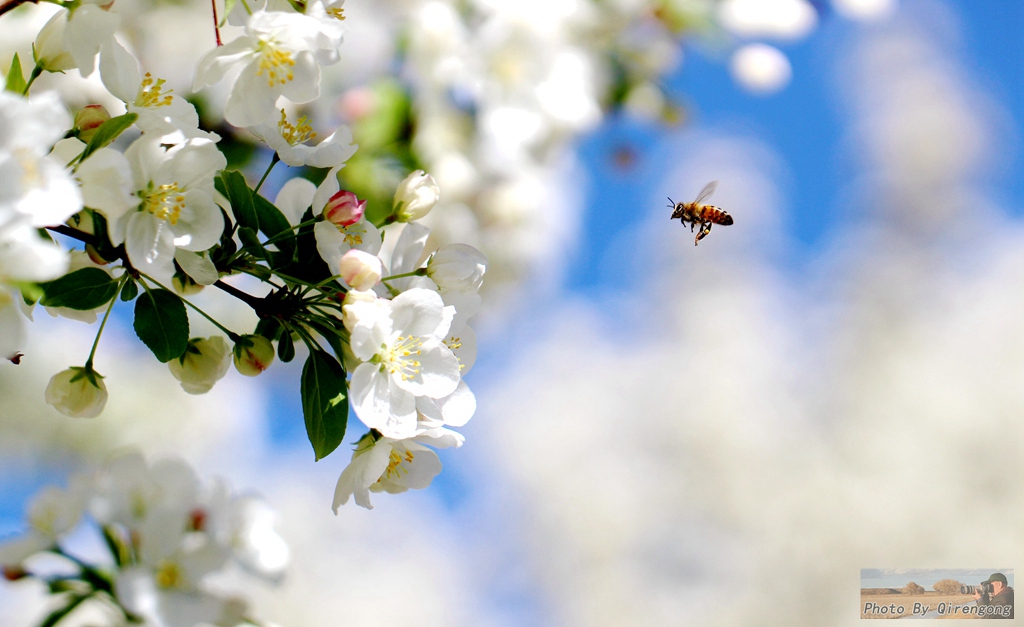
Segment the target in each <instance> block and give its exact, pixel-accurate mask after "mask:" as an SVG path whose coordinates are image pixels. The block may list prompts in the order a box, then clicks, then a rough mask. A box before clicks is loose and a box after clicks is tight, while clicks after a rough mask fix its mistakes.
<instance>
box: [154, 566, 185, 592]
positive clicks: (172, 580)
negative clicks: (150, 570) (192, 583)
mask: <svg viewBox="0 0 1024 627" xmlns="http://www.w3.org/2000/svg"><path fill="white" fill-rule="evenodd" d="M153 579H154V580H155V581H156V585H158V586H160V587H161V588H180V587H181V585H182V583H184V581H185V577H184V573H182V572H181V567H180V566H178V565H177V564H176V563H175V562H171V561H167V560H164V561H162V562H160V566H159V567H158V568H157V570H156V573H155V574H154V575H153Z"/></svg>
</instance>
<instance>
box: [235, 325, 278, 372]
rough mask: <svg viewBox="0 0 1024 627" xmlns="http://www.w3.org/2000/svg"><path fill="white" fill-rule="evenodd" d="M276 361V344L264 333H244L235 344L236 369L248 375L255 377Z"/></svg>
mask: <svg viewBox="0 0 1024 627" xmlns="http://www.w3.org/2000/svg"><path fill="white" fill-rule="evenodd" d="M273 361H274V345H273V344H271V343H270V340H268V339H267V338H265V337H263V336H262V335H243V336H242V338H241V341H240V342H238V343H236V344H235V350H234V362H235V369H236V370H238V372H240V373H242V374H244V375H245V376H247V377H255V376H257V375H259V374H261V373H262V372H263V371H264V370H266V369H267V368H269V367H270V364H271V363H272V362H273Z"/></svg>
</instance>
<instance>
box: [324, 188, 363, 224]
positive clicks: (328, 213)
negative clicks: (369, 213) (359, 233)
mask: <svg viewBox="0 0 1024 627" xmlns="http://www.w3.org/2000/svg"><path fill="white" fill-rule="evenodd" d="M364 213H366V201H365V200H359V198H358V197H356V195H355V194H353V193H352V192H350V191H348V190H344V189H343V190H341V191H340V192H338V193H337V194H335V195H333V196H331V199H330V200H328V201H327V206H325V207H324V219H325V220H327V221H328V222H331V223H332V224H334V225H336V226H350V225H352V224H355V223H356V222H359V220H360V219H361V218H362V217H363V214H364Z"/></svg>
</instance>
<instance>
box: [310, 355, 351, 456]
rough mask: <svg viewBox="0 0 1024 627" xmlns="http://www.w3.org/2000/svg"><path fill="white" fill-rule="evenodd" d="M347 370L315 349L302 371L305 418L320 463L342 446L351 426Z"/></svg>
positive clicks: (311, 442)
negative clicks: (347, 393)
mask: <svg viewBox="0 0 1024 627" xmlns="http://www.w3.org/2000/svg"><path fill="white" fill-rule="evenodd" d="M346 392H347V389H346V387H345V369H344V368H342V367H341V364H339V363H338V360H337V359H335V358H334V357H332V356H331V355H330V353H325V352H324V351H321V350H316V349H314V350H313V351H311V352H310V354H309V357H308V358H307V359H306V365H304V366H303V367H302V415H303V416H304V417H305V418H306V435H308V436H309V443H310V444H312V445H313V453H314V454H315V455H316V461H320V460H321V459H323V458H325V457H327V456H328V455H330V454H331V452H332V451H334V449H336V448H338V445H339V444H341V440H342V438H344V437H345V427H346V426H347V425H348V399H347V396H346Z"/></svg>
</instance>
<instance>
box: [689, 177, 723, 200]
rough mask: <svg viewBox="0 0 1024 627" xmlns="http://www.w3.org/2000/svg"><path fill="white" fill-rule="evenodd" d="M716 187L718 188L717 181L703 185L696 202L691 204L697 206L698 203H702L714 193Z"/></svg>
mask: <svg viewBox="0 0 1024 627" xmlns="http://www.w3.org/2000/svg"><path fill="white" fill-rule="evenodd" d="M716 187H718V181H711V182H710V183H708V184H707V185H705V186H704V189H702V190H700V193H699V194H697V200H694V201H693V204H695V205H699V204H700V203H702V202H704V200H705V199H706V198H707V197H708V196H710V195H711V194H713V193H715V188H716Z"/></svg>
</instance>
